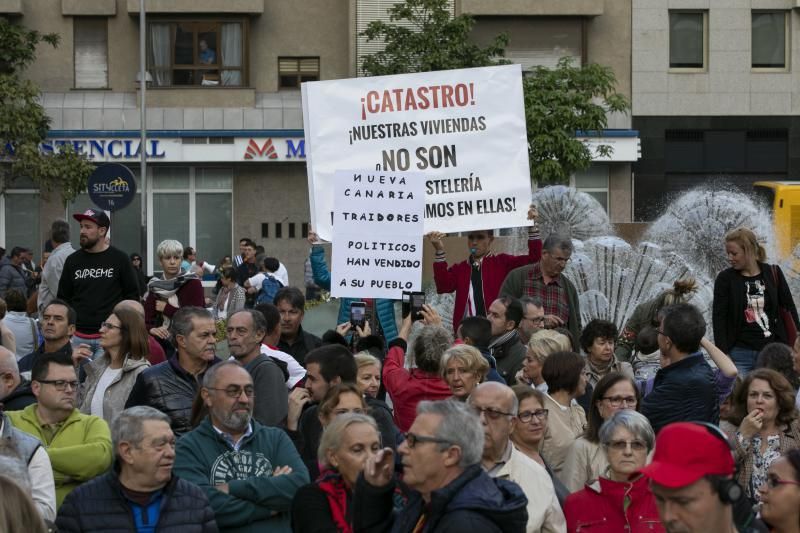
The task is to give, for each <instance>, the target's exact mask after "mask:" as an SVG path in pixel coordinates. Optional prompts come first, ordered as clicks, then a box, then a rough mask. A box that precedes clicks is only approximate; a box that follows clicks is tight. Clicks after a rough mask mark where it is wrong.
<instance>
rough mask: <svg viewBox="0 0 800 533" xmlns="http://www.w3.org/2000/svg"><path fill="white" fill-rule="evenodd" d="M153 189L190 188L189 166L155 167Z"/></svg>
mask: <svg viewBox="0 0 800 533" xmlns="http://www.w3.org/2000/svg"><path fill="white" fill-rule="evenodd" d="M153 189H187V190H188V189H189V167H154V168H153Z"/></svg>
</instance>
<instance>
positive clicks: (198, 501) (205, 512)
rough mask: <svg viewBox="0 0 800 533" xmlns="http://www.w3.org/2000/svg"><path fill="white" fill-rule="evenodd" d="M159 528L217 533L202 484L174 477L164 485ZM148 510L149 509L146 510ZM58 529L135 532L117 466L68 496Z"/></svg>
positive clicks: (61, 512)
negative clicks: (200, 485) (198, 484)
mask: <svg viewBox="0 0 800 533" xmlns="http://www.w3.org/2000/svg"><path fill="white" fill-rule="evenodd" d="M154 505H158V506H159V507H160V509H161V510H160V512H159V516H158V522H157V523H156V527H155V530H156V531H181V532H184V533H216V532H217V531H218V528H217V524H216V522H215V521H214V510H213V509H212V508H211V505H210V504H209V503H208V498H207V497H206V495H205V492H203V490H202V489H200V487H198V486H197V485H195V484H193V483H189V482H188V481H186V480H183V479H179V478H177V477H175V476H172V479H171V480H170V482H169V483H167V486H166V487H164V489H163V492H162V496H161V500H160V501H159V502H158V503H154ZM145 512H146V510H145ZM56 526H57V527H58V531H63V532H67V533H70V532H73V531H74V532H76V533H77V532H79V531H135V530H136V525H135V523H134V518H133V513H132V512H131V510H130V502H129V501H128V499H127V498H126V497H125V494H124V493H123V491H122V486H121V485H120V482H119V477H118V467H117V465H115V466H114V468H113V469H112V470H111V471H110V472H107V473H105V474H103V475H102V476H100V477H97V478H95V479H93V480H91V481H89V482H88V483H84V484H83V485H81V486H80V487H78V488H77V489H75V490H74V491H72V493H71V494H70V495H69V496H67V498H66V499H65V500H64V503H63V504H62V505H61V508H60V509H59V510H58V518H57V519H56Z"/></svg>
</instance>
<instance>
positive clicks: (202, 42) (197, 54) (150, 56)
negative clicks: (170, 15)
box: [147, 20, 247, 87]
mask: <svg viewBox="0 0 800 533" xmlns="http://www.w3.org/2000/svg"><path fill="white" fill-rule="evenodd" d="M147 41H148V42H147V47H148V50H147V63H148V67H147V68H148V70H149V72H150V75H151V76H152V78H153V85H154V86H156V87H175V86H177V87H180V86H202V87H241V86H243V85H245V84H247V68H246V65H247V25H246V24H245V21H243V20H238V21H235V20H231V21H227V20H226V21H159V22H153V23H150V24H149V25H148V39H147Z"/></svg>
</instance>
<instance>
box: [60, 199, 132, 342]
mask: <svg viewBox="0 0 800 533" xmlns="http://www.w3.org/2000/svg"><path fill="white" fill-rule="evenodd" d="M72 216H73V218H75V220H77V221H78V222H80V224H81V234H80V235H81V237H80V244H81V248H80V250H77V251H76V252H75V253H73V254H71V255H70V256H69V257H67V259H66V261H64V271H63V273H62V275H61V281H60V282H59V284H58V297H59V298H61V299H62V300H66V301H67V302H68V303H69V304H70V305H71V306H72V307H73V308H74V309H75V311H76V312H77V313H78V320H77V324H76V331H75V334H74V335H73V337H72V345H73V347H75V348H80V349H81V350H82V352H83V353H82V355H84V356H94V352H96V351H97V350H99V348H100V334H99V333H98V331H99V330H100V325H101V324H102V323H103V321H104V320H105V319H106V318H108V315H110V314H111V310H112V309H113V308H114V306H115V305H116V304H117V303H119V302H121V301H122V300H138V299H139V286H138V284H137V281H136V275H135V273H134V271H133V266H132V265H131V262H130V260H129V259H128V256H127V255H126V254H125V253H124V252H122V251H121V250H118V249H116V248H114V247H113V246H111V245H110V244H108V242H107V239H106V234H107V233H108V229H109V227H110V226H111V221H110V220H109V219H108V216H106V214H105V213H103V212H102V211H99V210H95V209H87V210H86V211H85V212H84V213H78V214H75V215H72ZM82 344H83V345H88V347H89V349H88V351H87V350H86V346H84V347H81V345H82ZM89 352H91V353H89Z"/></svg>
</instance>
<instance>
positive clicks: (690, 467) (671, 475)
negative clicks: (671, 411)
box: [641, 422, 736, 489]
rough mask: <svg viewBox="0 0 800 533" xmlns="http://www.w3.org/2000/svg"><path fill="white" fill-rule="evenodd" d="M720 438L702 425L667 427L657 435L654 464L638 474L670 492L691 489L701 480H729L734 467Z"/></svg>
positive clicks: (691, 423) (712, 429)
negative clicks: (709, 477) (717, 478)
mask: <svg viewBox="0 0 800 533" xmlns="http://www.w3.org/2000/svg"><path fill="white" fill-rule="evenodd" d="M717 432H718V434H715V433H717ZM723 437H724V433H722V431H720V430H719V429H717V428H711V427H708V426H706V425H704V424H698V423H694V422H676V423H674V424H670V425H668V426H666V427H664V429H662V430H661V431H660V432H659V434H658V437H657V438H656V450H655V453H654V454H653V462H652V463H650V464H649V465H647V466H646V467H644V468H643V469H642V470H641V473H642V474H644V475H645V476H647V477H648V478H650V479H651V480H652V481H654V482H655V483H658V484H659V485H663V486H664V487H667V488H671V489H677V488H680V487H685V486H687V485H691V484H692V483H694V482H695V481H697V480H698V479H700V478H702V477H703V476H708V475H716V476H725V477H730V476H732V475H733V473H734V470H735V468H736V465H735V463H734V460H733V454H732V453H731V448H730V446H729V445H728V444H727V440H725V439H724V438H723Z"/></svg>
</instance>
